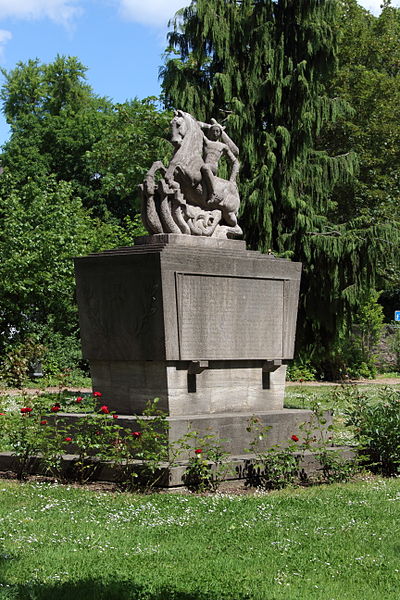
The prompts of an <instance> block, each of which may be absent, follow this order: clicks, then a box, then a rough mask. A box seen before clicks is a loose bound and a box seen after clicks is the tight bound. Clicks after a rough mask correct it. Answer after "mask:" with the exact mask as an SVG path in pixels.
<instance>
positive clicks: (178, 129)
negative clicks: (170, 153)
mask: <svg viewBox="0 0 400 600" xmlns="http://www.w3.org/2000/svg"><path fill="white" fill-rule="evenodd" d="M174 115H175V116H174V118H173V119H172V121H171V131H172V136H171V142H172V144H173V146H174V147H175V148H176V149H177V148H180V147H181V145H182V142H183V138H184V137H185V135H186V133H187V130H188V125H187V120H186V119H185V113H184V112H183V111H182V110H175V111H174Z"/></svg>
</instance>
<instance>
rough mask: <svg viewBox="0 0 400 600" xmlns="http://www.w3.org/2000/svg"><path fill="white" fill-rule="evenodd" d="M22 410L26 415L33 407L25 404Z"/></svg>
mask: <svg viewBox="0 0 400 600" xmlns="http://www.w3.org/2000/svg"><path fill="white" fill-rule="evenodd" d="M21 412H22V414H24V415H26V414H27V413H30V412H32V409H31V407H30V406H24V407H23V408H21Z"/></svg>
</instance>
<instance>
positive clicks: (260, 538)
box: [0, 479, 400, 600]
mask: <svg viewBox="0 0 400 600" xmlns="http://www.w3.org/2000/svg"><path fill="white" fill-rule="evenodd" d="M399 507H400V481H399V480H379V479H377V480H374V481H372V482H371V481H370V482H365V481H362V482H357V483H352V484H347V485H332V486H327V487H326V486H322V487H315V488H310V489H295V490H289V491H283V492H275V493H270V494H265V495H259V496H255V497H249V496H223V495H216V496H209V497H196V496H187V495H177V494H160V495H152V496H134V495H130V494H110V493H96V492H93V491H90V490H87V489H75V488H70V487H63V486H51V485H48V484H25V485H18V484H16V483H13V482H5V481H0V519H1V533H0V598H1V600H6V599H7V600H9V599H10V600H11V599H13V600H16V599H21V600H22V599H23V600H30V599H32V600H50V599H51V600H53V599H57V600H75V599H76V600H89V599H90V600H91V599H93V600H127V599H132V600H133V599H135V600H136V599H138V600H144V599H146V600H245V599H247V600H280V599H282V600H283V599H285V600H292V599H293V600H295V599H296V600H369V599H371V600H372V599H373V600H376V599H377V598H385V600H391V599H393V600H394V599H396V600H397V599H398V597H399V592H398V590H399V585H400V577H399V569H400V567H399V564H398V554H399V549H400V543H399V516H400V510H399Z"/></svg>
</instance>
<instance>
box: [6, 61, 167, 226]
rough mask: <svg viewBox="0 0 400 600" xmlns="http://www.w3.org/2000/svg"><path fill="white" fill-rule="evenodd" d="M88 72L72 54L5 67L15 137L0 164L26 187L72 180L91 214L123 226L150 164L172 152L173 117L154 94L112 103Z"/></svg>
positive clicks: (135, 204) (134, 209)
mask: <svg viewBox="0 0 400 600" xmlns="http://www.w3.org/2000/svg"><path fill="white" fill-rule="evenodd" d="M86 70H87V69H86V68H85V67H84V66H83V65H82V63H80V62H79V61H78V59H77V58H75V57H61V56H57V58H56V59H55V61H54V62H53V63H50V64H40V63H39V61H38V60H30V61H28V62H27V63H18V65H17V67H16V68H15V69H13V70H12V71H10V72H7V71H4V70H3V71H2V72H3V75H4V76H5V79H6V81H5V84H4V85H3V87H2V91H1V99H2V100H3V111H4V113H5V115H6V118H7V121H8V122H9V124H10V126H11V138H10V140H9V141H8V143H7V144H6V145H5V147H4V150H3V154H2V156H1V162H2V165H3V166H4V167H9V169H10V170H12V172H13V176H14V178H17V179H18V180H19V181H20V182H21V185H24V184H25V183H26V182H27V181H28V180H29V178H31V179H32V178H33V179H37V178H41V177H45V176H49V175H53V176H55V177H56V179H57V180H58V181H68V182H70V183H71V185H72V187H73V192H74V193H75V194H76V195H78V196H79V197H80V198H81V199H82V202H83V205H84V206H85V207H86V208H90V209H91V210H92V213H93V214H94V215H96V216H98V217H100V218H101V219H102V220H114V221H116V222H118V223H122V222H123V220H124V218H125V217H126V216H127V215H129V216H130V217H131V218H133V217H134V215H135V214H136V213H137V212H138V208H139V207H138V196H137V193H136V188H137V186H138V184H139V183H140V182H141V180H142V178H143V175H144V174H145V172H146V170H147V168H148V165H149V164H151V163H152V161H154V160H156V159H157V158H159V156H160V154H161V156H163V155H164V154H165V152H166V151H167V143H166V141H165V139H163V138H164V137H165V135H166V133H167V131H168V125H167V123H168V119H169V115H168V114H166V113H164V114H163V113H160V112H158V111H157V110H156V107H155V99H152V98H149V99H147V100H144V101H139V100H133V101H131V102H125V103H124V104H118V105H114V104H113V103H112V102H111V101H110V100H108V99H105V98H100V97H98V96H97V95H96V94H94V93H93V91H92V90H91V88H90V86H88V85H87V83H86V81H85V73H86Z"/></svg>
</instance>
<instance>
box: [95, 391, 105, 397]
mask: <svg viewBox="0 0 400 600" xmlns="http://www.w3.org/2000/svg"><path fill="white" fill-rule="evenodd" d="M102 395H103V394H102V393H101V392H93V396H94V397H95V398H101V396H102Z"/></svg>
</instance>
